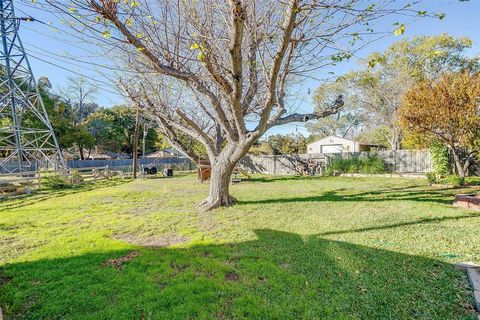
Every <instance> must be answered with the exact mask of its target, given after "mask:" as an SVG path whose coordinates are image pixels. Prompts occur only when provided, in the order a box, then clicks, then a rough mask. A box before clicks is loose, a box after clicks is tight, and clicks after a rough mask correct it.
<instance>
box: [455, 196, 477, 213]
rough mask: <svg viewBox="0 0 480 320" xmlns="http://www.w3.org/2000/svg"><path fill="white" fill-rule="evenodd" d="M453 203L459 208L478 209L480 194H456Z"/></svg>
mask: <svg viewBox="0 0 480 320" xmlns="http://www.w3.org/2000/svg"><path fill="white" fill-rule="evenodd" d="M453 205H454V206H455V207H460V208H467V209H472V210H480V195H475V194H457V195H456V196H455V202H454V203H453Z"/></svg>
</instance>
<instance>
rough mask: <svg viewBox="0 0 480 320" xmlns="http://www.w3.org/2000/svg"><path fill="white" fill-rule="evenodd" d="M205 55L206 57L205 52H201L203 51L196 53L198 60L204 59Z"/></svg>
mask: <svg viewBox="0 0 480 320" xmlns="http://www.w3.org/2000/svg"><path fill="white" fill-rule="evenodd" d="M206 57H207V56H206V55H205V53H203V52H199V53H198V55H197V59H198V60H199V61H205V58H206Z"/></svg>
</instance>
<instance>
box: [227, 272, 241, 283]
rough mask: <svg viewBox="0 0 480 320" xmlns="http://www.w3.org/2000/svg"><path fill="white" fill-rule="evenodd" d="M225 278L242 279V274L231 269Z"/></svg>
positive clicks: (228, 279)
mask: <svg viewBox="0 0 480 320" xmlns="http://www.w3.org/2000/svg"><path fill="white" fill-rule="evenodd" d="M225 280H227V281H235V282H236V281H239V280H240V276H239V275H238V273H236V272H235V271H229V272H227V273H226V274H225Z"/></svg>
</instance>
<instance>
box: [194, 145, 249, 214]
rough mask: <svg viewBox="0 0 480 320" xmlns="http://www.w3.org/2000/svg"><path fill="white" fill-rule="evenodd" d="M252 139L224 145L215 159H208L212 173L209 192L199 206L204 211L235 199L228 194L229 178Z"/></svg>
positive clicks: (225, 204) (226, 205) (231, 202)
mask: <svg viewBox="0 0 480 320" xmlns="http://www.w3.org/2000/svg"><path fill="white" fill-rule="evenodd" d="M252 143H253V142H252V141H243V142H239V143H235V144H234V145H231V146H226V147H225V148H224V150H223V151H222V153H221V154H220V155H219V156H218V157H216V158H215V159H213V160H212V159H210V163H211V170H212V174H211V176H210V192H209V195H208V197H207V198H206V199H205V200H204V201H203V202H202V206H201V208H202V209H203V210H205V211H207V210H212V209H215V208H218V207H228V206H230V205H232V204H233V203H234V202H235V201H236V199H235V198H234V197H233V196H231V195H230V192H229V190H230V180H231V177H232V172H233V169H234V168H235V166H236V165H237V163H238V162H239V161H240V160H241V159H242V158H243V157H244V156H245V154H246V153H247V152H248V150H249V149H250V147H251V145H252Z"/></svg>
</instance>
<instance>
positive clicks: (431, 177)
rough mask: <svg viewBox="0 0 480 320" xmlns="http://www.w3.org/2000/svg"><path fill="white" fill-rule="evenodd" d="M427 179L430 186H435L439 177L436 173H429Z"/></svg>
mask: <svg viewBox="0 0 480 320" xmlns="http://www.w3.org/2000/svg"><path fill="white" fill-rule="evenodd" d="M425 176H426V177H427V181H428V183H430V184H434V183H436V182H437V180H438V179H437V175H436V174H435V173H434V172H429V173H427V174H426V175H425Z"/></svg>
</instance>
